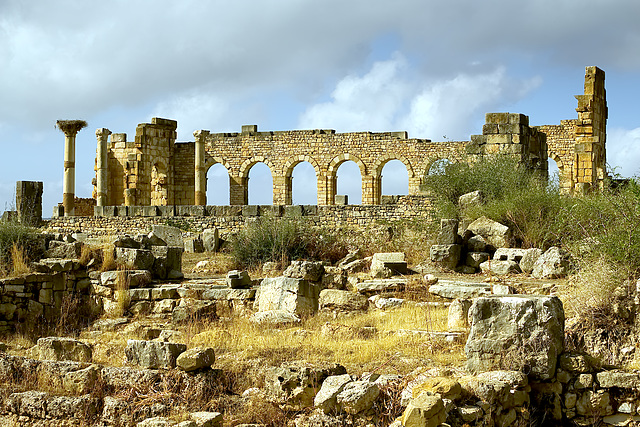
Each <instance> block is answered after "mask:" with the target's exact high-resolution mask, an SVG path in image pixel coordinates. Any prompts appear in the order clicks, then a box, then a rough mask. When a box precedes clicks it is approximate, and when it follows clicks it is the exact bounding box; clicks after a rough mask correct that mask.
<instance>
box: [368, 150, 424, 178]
mask: <svg viewBox="0 0 640 427" xmlns="http://www.w3.org/2000/svg"><path fill="white" fill-rule="evenodd" d="M391 160H399V161H401V162H402V164H403V165H404V166H405V167H406V168H407V174H408V175H409V179H411V178H413V177H414V175H415V174H414V172H413V166H412V165H411V162H410V161H409V159H407V158H406V157H405V156H403V155H401V154H396V153H391V154H385V155H384V156H382V157H379V158H378V159H377V160H376V163H375V164H374V166H373V170H374V171H375V172H376V176H380V175H381V174H382V169H384V166H385V165H386V164H387V163H389V162H390V161H391Z"/></svg>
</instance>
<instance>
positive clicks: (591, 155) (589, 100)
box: [574, 67, 608, 194]
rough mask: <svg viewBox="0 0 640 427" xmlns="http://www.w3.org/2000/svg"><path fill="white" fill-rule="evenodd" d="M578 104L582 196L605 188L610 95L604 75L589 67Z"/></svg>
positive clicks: (577, 162)
mask: <svg viewBox="0 0 640 427" xmlns="http://www.w3.org/2000/svg"><path fill="white" fill-rule="evenodd" d="M576 99H577V100H578V108H576V111H577V112H578V121H577V122H576V128H575V138H576V139H575V141H576V145H575V156H576V157H575V165H576V168H575V187H574V190H575V192H576V193H578V194H582V193H584V192H585V191H588V190H589V188H602V186H603V183H604V178H605V175H606V173H607V172H606V164H607V158H606V149H605V144H606V141H607V117H608V111H607V95H606V91H605V89H604V71H602V70H601V69H599V68H598V67H587V68H586V72H585V76H584V95H576Z"/></svg>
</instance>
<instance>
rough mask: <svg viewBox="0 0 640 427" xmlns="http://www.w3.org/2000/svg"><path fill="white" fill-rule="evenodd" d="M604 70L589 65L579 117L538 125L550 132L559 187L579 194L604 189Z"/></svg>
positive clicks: (605, 116) (578, 111)
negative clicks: (590, 189)
mask: <svg viewBox="0 0 640 427" xmlns="http://www.w3.org/2000/svg"><path fill="white" fill-rule="evenodd" d="M604 79H605V75H604V71H602V70H601V69H599V68H598V67H587V68H586V70H585V78H584V94H582V95H576V99H577V100H578V107H577V108H576V111H577V113H578V119H577V120H563V121H562V122H561V123H560V125H559V126H558V125H545V126H539V127H538V129H539V130H540V131H541V132H543V133H545V134H546V135H547V145H548V146H549V157H551V158H552V159H553V160H555V161H556V163H557V164H558V169H560V188H562V189H563V191H565V192H567V193H573V192H576V193H578V194H581V193H584V192H585V191H588V190H589V188H592V187H593V188H602V187H603V185H604V179H605V178H606V163H607V158H606V138H607V118H608V108H607V96H606V91H605V88H604Z"/></svg>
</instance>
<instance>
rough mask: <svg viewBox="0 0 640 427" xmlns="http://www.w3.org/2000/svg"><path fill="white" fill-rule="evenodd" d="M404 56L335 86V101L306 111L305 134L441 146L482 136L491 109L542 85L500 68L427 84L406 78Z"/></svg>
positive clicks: (417, 79) (345, 79) (333, 98)
mask: <svg viewBox="0 0 640 427" xmlns="http://www.w3.org/2000/svg"><path fill="white" fill-rule="evenodd" d="M406 68H407V61H406V60H405V59H404V58H403V57H402V56H401V55H399V54H396V55H394V57H393V58H392V59H390V60H388V61H384V62H378V63H375V64H374V65H373V66H372V68H371V70H370V71H369V72H367V73H366V74H364V75H363V76H354V75H349V76H346V77H345V78H343V79H342V80H341V81H340V82H338V84H337V85H336V88H335V90H334V91H333V92H332V94H331V98H332V99H331V101H329V102H323V103H320V104H316V105H313V106H310V107H308V108H307V110H306V111H305V112H304V113H303V114H302V116H301V117H300V120H299V126H300V127H303V128H332V127H334V128H335V129H337V130H339V131H340V132H345V131H362V130H373V131H388V130H394V129H395V130H407V131H408V132H409V134H410V136H411V137H418V138H429V139H433V140H435V141H441V140H443V139H444V136H445V135H446V136H447V139H461V140H466V139H468V138H469V135H470V133H471V132H480V129H478V126H477V121H478V118H480V119H483V117H484V116H483V114H484V113H485V112H486V111H490V110H491V109H492V108H495V107H498V106H500V105H504V104H509V103H512V102H514V101H517V100H518V99H520V98H521V97H523V96H525V95H526V94H527V93H528V92H529V91H530V90H532V89H533V88H535V87H536V86H537V85H538V84H539V83H540V80H539V79H537V78H534V79H530V80H514V79H511V78H509V77H507V76H506V72H505V69H504V68H503V67H498V68H496V69H495V70H494V71H492V72H489V73H479V74H464V73H459V74H457V75H456V76H454V77H452V78H448V79H441V80H436V81H434V80H429V79H425V80H422V78H421V76H416V75H412V74H410V73H407V72H404V71H405V70H406Z"/></svg>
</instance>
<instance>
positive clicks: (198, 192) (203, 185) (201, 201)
mask: <svg viewBox="0 0 640 427" xmlns="http://www.w3.org/2000/svg"><path fill="white" fill-rule="evenodd" d="M208 135H209V131H208V130H197V131H195V132H193V136H195V138H196V143H195V174H196V175H195V204H196V205H197V206H205V205H206V204H207V173H206V171H205V166H204V154H205V153H204V143H205V139H206V137H207V136H208Z"/></svg>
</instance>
